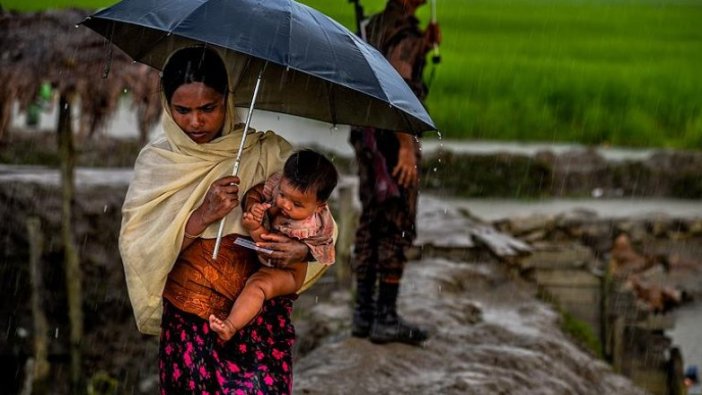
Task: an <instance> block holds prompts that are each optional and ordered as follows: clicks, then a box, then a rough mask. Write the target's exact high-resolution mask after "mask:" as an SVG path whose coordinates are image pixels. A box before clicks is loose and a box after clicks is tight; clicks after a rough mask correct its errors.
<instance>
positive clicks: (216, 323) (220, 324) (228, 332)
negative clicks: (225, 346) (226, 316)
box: [210, 314, 237, 341]
mask: <svg viewBox="0 0 702 395" xmlns="http://www.w3.org/2000/svg"><path fill="white" fill-rule="evenodd" d="M210 328H212V330H213V331H215V333H216V334H217V336H219V338H220V339H222V340H224V341H227V340H229V339H231V338H232V336H234V334H235V333H236V331H237V328H236V327H234V325H232V323H231V322H229V321H228V320H220V319H219V318H217V317H215V315H214V314H210Z"/></svg>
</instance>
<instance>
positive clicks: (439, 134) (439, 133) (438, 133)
mask: <svg viewBox="0 0 702 395" xmlns="http://www.w3.org/2000/svg"><path fill="white" fill-rule="evenodd" d="M436 134H437V135H438V136H439V140H441V138H442V137H441V132H436Z"/></svg>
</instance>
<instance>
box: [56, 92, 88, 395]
mask: <svg viewBox="0 0 702 395" xmlns="http://www.w3.org/2000/svg"><path fill="white" fill-rule="evenodd" d="M58 143H59V155H60V159H61V192H62V197H63V199H62V210H61V211H62V218H61V238H62V240H63V245H64V268H65V272H66V293H67V295H68V319H69V322H70V325H71V331H70V352H71V386H72V388H73V392H74V393H75V392H78V389H79V388H80V385H81V360H82V352H81V340H82V338H83V295H82V293H83V290H82V285H81V281H82V278H83V275H82V272H81V269H80V261H79V259H78V252H77V249H76V246H75V242H74V240H73V229H72V206H73V199H74V190H75V188H74V174H73V171H74V166H75V150H74V149H73V131H72V125H71V104H70V101H69V99H68V97H66V95H65V94H62V95H61V97H60V98H59V121H58Z"/></svg>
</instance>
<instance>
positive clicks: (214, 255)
mask: <svg viewBox="0 0 702 395" xmlns="http://www.w3.org/2000/svg"><path fill="white" fill-rule="evenodd" d="M266 64H268V62H266V63H265V64H264V65H263V67H262V68H261V71H259V72H258V79H256V86H255V87H254V92H253V97H252V98H251V105H250V106H249V112H248V113H247V114H246V124H245V125H244V132H243V133H242V134H241V142H240V143H239V152H237V154H236V160H235V161H234V170H233V171H232V175H233V176H236V175H238V174H239V164H240V163H241V151H243V150H244V142H245V141H246V134H247V133H248V132H249V124H250V123H251V115H252V114H253V109H254V104H256V97H257V96H258V88H259V87H260V86H261V77H262V76H263V71H264V70H265V69H266ZM226 220H227V217H226V216H225V217H223V218H222V220H221V221H219V230H217V241H216V242H215V247H214V251H212V259H215V260H216V259H217V255H218V254H219V247H220V245H221V244H222V235H223V234H224V222H225V221H226Z"/></svg>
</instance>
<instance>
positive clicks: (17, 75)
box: [0, 10, 161, 138]
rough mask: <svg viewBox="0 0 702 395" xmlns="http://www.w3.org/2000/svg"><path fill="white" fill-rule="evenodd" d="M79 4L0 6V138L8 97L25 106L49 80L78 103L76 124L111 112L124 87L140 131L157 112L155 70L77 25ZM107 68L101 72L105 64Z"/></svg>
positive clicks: (92, 123) (95, 123)
mask: <svg viewBox="0 0 702 395" xmlns="http://www.w3.org/2000/svg"><path fill="white" fill-rule="evenodd" d="M87 15H88V12H87V11H82V10H60V11H47V12H40V13H26V14H18V13H11V12H2V11H0V138H2V135H3V132H4V130H5V129H6V128H7V125H9V121H10V119H9V118H10V117H11V108H12V107H11V106H12V103H13V102H15V101H17V102H19V105H20V108H22V109H26V108H27V106H28V105H29V104H31V103H32V102H33V101H34V100H35V95H36V93H37V92H38V90H39V87H40V85H41V84H42V83H44V82H49V83H50V84H51V85H52V86H53V87H54V89H55V90H56V91H58V92H59V93H60V94H63V95H66V96H67V97H68V98H70V99H71V100H73V103H76V104H77V103H78V102H77V101H75V99H79V100H80V110H81V111H80V112H81V114H82V119H81V124H82V125H84V126H85V127H87V128H88V131H89V132H90V133H92V132H94V131H95V130H97V129H99V128H100V127H101V126H102V125H104V122H105V121H106V120H107V119H108V118H109V117H110V115H112V114H113V113H114V111H115V110H116V109H117V106H118V104H119V98H120V97H121V96H122V95H123V94H124V92H125V90H126V91H127V92H129V93H130V94H131V97H132V99H133V102H134V105H135V106H136V109H137V114H138V117H139V123H140V128H141V129H143V131H142V134H145V132H146V131H148V130H149V129H150V128H151V127H152V126H153V125H154V124H155V123H156V122H157V121H158V119H159V116H160V113H161V107H160V100H159V86H158V71H156V70H154V69H152V68H150V67H148V66H145V65H142V64H139V63H134V62H133V61H132V60H131V58H129V56H127V55H126V54H124V53H123V52H122V51H121V50H119V49H118V48H117V47H114V46H113V45H111V44H110V43H109V42H107V40H105V39H104V38H103V37H101V36H100V35H98V34H97V33H95V32H93V31H91V30H90V29H88V28H86V27H83V26H80V27H77V25H76V24H77V23H79V22H81V21H82V20H83V19H85V17H86V16H87ZM107 65H109V74H108V76H107V78H103V75H104V74H105V71H106V66H107Z"/></svg>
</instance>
